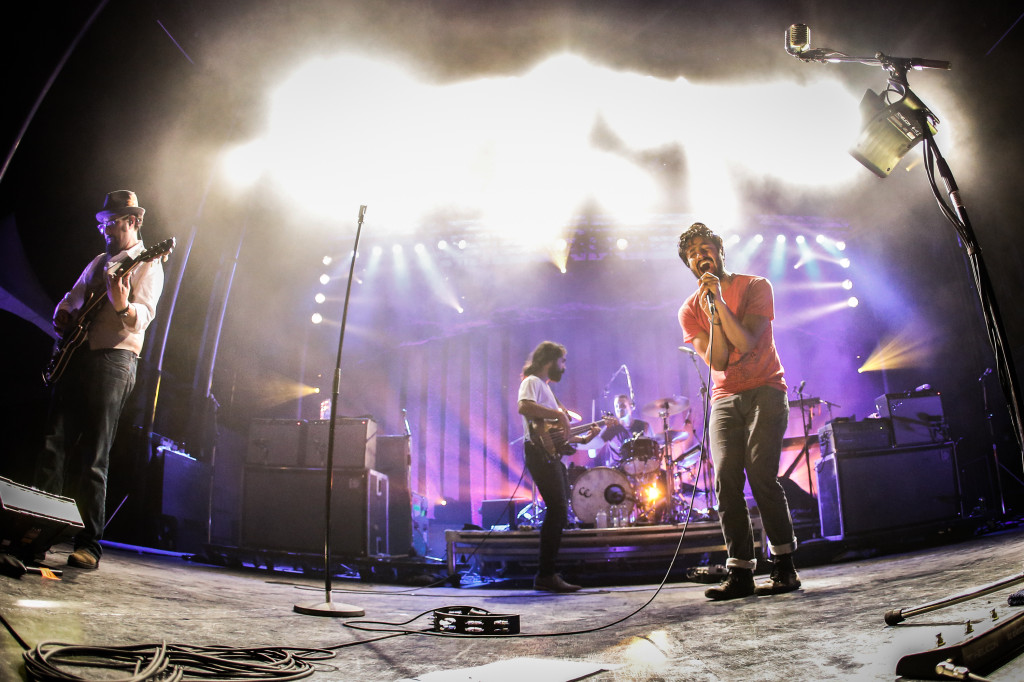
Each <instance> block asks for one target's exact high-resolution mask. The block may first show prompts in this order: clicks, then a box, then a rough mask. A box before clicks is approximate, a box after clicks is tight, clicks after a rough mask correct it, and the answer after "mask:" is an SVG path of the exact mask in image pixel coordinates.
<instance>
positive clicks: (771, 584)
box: [754, 554, 800, 597]
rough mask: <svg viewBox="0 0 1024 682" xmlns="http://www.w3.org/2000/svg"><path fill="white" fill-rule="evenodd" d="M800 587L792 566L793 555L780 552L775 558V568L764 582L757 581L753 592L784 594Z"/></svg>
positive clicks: (764, 595)
mask: <svg viewBox="0 0 1024 682" xmlns="http://www.w3.org/2000/svg"><path fill="white" fill-rule="evenodd" d="M799 589H800V576H799V574H797V572H796V568H794V566H793V555H791V554H780V555H779V557H778V559H776V560H775V568H773V569H772V572H771V575H769V576H768V579H767V580H765V581H764V582H761V583H758V585H757V587H756V588H754V594H756V595H757V596H759V597H767V596H770V595H773V594H785V593H786V592H793V591H794V590H799Z"/></svg>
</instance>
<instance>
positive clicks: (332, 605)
mask: <svg viewBox="0 0 1024 682" xmlns="http://www.w3.org/2000/svg"><path fill="white" fill-rule="evenodd" d="M364 215H366V206H360V207H359V222H358V224H357V225H356V242H355V245H354V246H353V247H352V262H351V264H350V265H349V268H348V286H347V287H346V288H345V307H344V309H343V310H342V313H341V335H340V336H339V338H338V359H337V362H336V363H335V365H334V386H333V388H332V389H331V426H330V431H329V433H330V436H329V437H328V439H327V487H326V495H325V497H326V501H325V503H324V601H323V602H321V603H318V604H306V605H303V604H295V606H294V607H293V608H294V610H295V612H296V613H301V614H303V615H305V616H331V617H336V618H338V617H340V618H359V617H360V616H364V615H366V611H364V610H363V609H361V608H359V607H358V606H353V605H351V604H340V603H337V602H332V601H331V573H332V571H331V491H332V489H333V487H334V427H335V424H336V422H337V418H338V393H339V392H340V391H341V348H342V346H343V345H344V343H345V322H346V321H347V320H348V301H349V297H350V296H351V294H352V280H353V278H354V276H355V270H356V255H357V254H358V253H359V235H360V234H361V233H362V231H363V216H364ZM406 428H408V423H407V425H406Z"/></svg>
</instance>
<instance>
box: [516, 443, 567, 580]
mask: <svg viewBox="0 0 1024 682" xmlns="http://www.w3.org/2000/svg"><path fill="white" fill-rule="evenodd" d="M523 449H524V451H525V453H526V468H527V469H529V471H530V476H531V477H532V478H533V482H534V483H535V484H536V485H537V490H538V491H539V492H540V496H541V497H542V498H544V506H545V511H544V522H543V523H542V524H541V526H540V557H539V562H538V564H539V565H538V568H537V575H542V576H547V575H552V574H554V573H555V560H556V559H557V557H558V548H559V547H560V546H561V544H562V529H563V528H565V524H566V522H567V521H568V519H569V477H568V474H567V473H566V470H565V465H564V464H562V462H561V460H559V459H556V458H552V457H550V456H548V455H547V454H546V453H545V452H544V450H542V449H541V448H540V447H538V446H536V445H534V444H533V443H531V442H530V441H529V440H527V441H525V442H524V448H523ZM556 457H557V456H556Z"/></svg>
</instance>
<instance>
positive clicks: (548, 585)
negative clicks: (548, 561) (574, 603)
mask: <svg viewBox="0 0 1024 682" xmlns="http://www.w3.org/2000/svg"><path fill="white" fill-rule="evenodd" d="M533 589H535V590H543V591H545V592H575V591H576V590H578V589H580V586H579V585H573V584H572V583H567V582H565V580H563V579H562V576H560V575H558V574H557V573H552V574H551V575H538V576H537V577H535V578H534V579H533Z"/></svg>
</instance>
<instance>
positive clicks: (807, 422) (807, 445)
mask: <svg viewBox="0 0 1024 682" xmlns="http://www.w3.org/2000/svg"><path fill="white" fill-rule="evenodd" d="M803 387H804V382H803V381H801V382H800V386H798V387H797V389H796V390H797V395H798V396H799V400H798V401H797V402H798V403H799V404H800V420H801V421H802V422H803V427H804V440H803V447H802V448H800V452H799V454H797V456H796V457H795V458H794V459H793V462H792V463H791V464H790V465H789V467H788V468H787V469H786V471H785V472H783V474H782V476H781V477H780V478H789V476H790V475H791V474H792V473H793V471H795V470H796V468H797V466H799V465H800V460H801V459H803V460H804V462H806V464H807V488H808V492H809V493H810V494H811V496H814V482H813V478H812V477H811V434H810V429H811V422H812V421H813V419H814V415H813V414H811V413H810V412H809V410H810V407H811V406H813V405H821V404H824V405H826V406H828V421H832V408H833V407H842V405H836V404H835V403H832V402H829V401H828V400H823V399H821V398H804V397H803V392H802V391H803ZM805 406H807V407H808V413H807V415H806V416H805V415H804V407H805Z"/></svg>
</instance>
